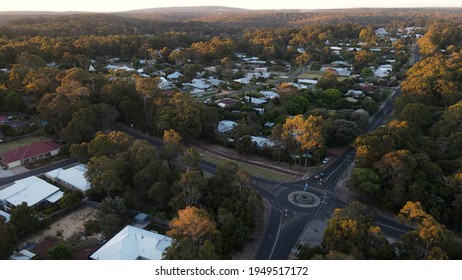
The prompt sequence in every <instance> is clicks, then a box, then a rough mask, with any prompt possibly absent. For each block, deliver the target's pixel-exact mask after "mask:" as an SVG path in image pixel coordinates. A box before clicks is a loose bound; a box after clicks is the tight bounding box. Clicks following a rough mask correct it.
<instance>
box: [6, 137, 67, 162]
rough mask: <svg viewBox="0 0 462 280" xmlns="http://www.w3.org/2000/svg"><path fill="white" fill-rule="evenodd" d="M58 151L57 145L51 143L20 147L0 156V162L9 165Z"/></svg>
mask: <svg viewBox="0 0 462 280" xmlns="http://www.w3.org/2000/svg"><path fill="white" fill-rule="evenodd" d="M57 149H59V145H58V144H57V143H54V142H52V141H45V142H37V143H33V144H30V145H26V146H21V147H19V148H17V149H16V150H14V151H11V152H7V153H4V154H1V155H0V160H1V161H2V162H3V163H5V164H8V163H11V162H15V161H18V160H24V159H28V158H31V157H34V156H38V155H41V154H45V153H49V152H52V151H55V150H57Z"/></svg>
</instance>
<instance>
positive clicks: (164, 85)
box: [157, 77, 176, 90]
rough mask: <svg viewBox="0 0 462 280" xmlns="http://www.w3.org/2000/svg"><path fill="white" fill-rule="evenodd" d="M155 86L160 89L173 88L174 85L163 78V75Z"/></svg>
mask: <svg viewBox="0 0 462 280" xmlns="http://www.w3.org/2000/svg"><path fill="white" fill-rule="evenodd" d="M157 86H158V87H159V88H160V89H161V90H171V89H175V88H176V86H175V85H174V84H173V83H172V82H170V81H168V80H167V79H165V78H164V77H160V78H159V83H158V84H157Z"/></svg>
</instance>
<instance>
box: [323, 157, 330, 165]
mask: <svg viewBox="0 0 462 280" xmlns="http://www.w3.org/2000/svg"><path fill="white" fill-rule="evenodd" d="M329 161H330V158H328V157H325V158H324V159H323V160H322V163H323V164H326V163H328V162H329Z"/></svg>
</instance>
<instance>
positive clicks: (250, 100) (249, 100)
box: [245, 96, 268, 106]
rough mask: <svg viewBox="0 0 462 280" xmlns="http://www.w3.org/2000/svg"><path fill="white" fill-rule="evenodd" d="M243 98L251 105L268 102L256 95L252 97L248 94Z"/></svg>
mask: <svg viewBox="0 0 462 280" xmlns="http://www.w3.org/2000/svg"><path fill="white" fill-rule="evenodd" d="M245 100H246V101H247V102H250V103H252V105H253V106H259V105H263V104H266V103H268V100H266V99H263V98H257V97H252V98H250V96H246V97H245Z"/></svg>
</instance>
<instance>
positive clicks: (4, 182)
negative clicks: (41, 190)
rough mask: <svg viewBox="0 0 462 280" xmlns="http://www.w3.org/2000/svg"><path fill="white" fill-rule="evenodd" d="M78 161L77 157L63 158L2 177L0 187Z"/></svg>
mask: <svg viewBox="0 0 462 280" xmlns="http://www.w3.org/2000/svg"><path fill="white" fill-rule="evenodd" d="M76 163H78V161H77V160H76V159H74V158H69V159H65V160H62V161H60V162H57V163H53V164H50V165H47V166H44V167H40V168H36V169H33V170H31V171H28V172H25V173H22V174H18V175H14V176H9V177H4V178H0V189H1V186H5V185H8V184H11V183H13V182H14V181H17V180H21V179H24V178H27V177H30V176H37V175H40V174H43V173H47V172H49V171H52V170H55V169H57V168H62V167H66V166H69V165H73V164H76Z"/></svg>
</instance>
